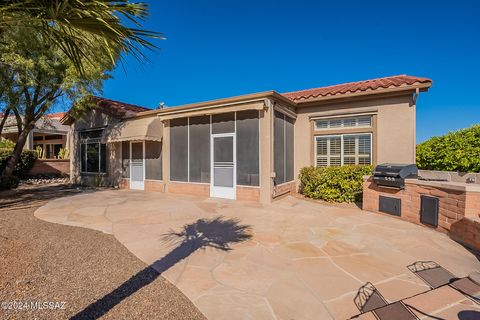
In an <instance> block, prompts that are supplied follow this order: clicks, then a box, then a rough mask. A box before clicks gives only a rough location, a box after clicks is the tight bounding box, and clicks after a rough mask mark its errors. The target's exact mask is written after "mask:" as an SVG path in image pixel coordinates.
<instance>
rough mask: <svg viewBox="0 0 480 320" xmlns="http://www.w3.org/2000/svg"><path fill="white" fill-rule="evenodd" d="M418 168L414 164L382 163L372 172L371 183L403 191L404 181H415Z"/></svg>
mask: <svg viewBox="0 0 480 320" xmlns="http://www.w3.org/2000/svg"><path fill="white" fill-rule="evenodd" d="M417 177H418V168H417V166H416V165H414V164H392V163H384V164H380V165H378V166H376V167H375V169H374V170H373V181H374V182H375V183H376V184H377V185H378V186H380V187H386V188H395V189H403V188H404V187H405V179H416V178H417Z"/></svg>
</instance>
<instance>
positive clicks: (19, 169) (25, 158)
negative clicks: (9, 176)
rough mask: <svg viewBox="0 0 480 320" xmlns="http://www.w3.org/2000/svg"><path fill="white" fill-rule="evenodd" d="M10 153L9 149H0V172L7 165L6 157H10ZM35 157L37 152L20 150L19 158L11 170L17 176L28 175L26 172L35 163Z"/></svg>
mask: <svg viewBox="0 0 480 320" xmlns="http://www.w3.org/2000/svg"><path fill="white" fill-rule="evenodd" d="M11 155H12V150H11V149H0V172H2V171H3V169H4V168H5V166H6V165H7V162H8V159H10V157H11ZM36 159H37V153H36V152H35V151H33V150H24V151H22V155H21V156H20V159H19V160H18V163H17V165H16V166H15V170H14V171H13V175H15V176H17V177H24V176H26V175H28V172H29V171H30V170H31V169H32V168H33V165H34V164H35V160H36Z"/></svg>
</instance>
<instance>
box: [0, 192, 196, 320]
mask: <svg viewBox="0 0 480 320" xmlns="http://www.w3.org/2000/svg"><path fill="white" fill-rule="evenodd" d="M83 192H89V191H88V190H81V189H75V188H70V187H68V186H65V185H41V186H25V187H20V188H19V189H17V190H14V191H9V192H3V193H0V302H1V303H2V305H1V307H0V319H19V318H23V319H25V318H28V319H34V318H35V319H65V318H71V317H73V318H75V319H96V318H98V317H100V316H103V318H104V319H127V318H128V319H205V317H204V316H203V315H202V314H201V313H200V312H199V311H198V309H197V308H196V307H195V306H194V305H193V304H192V303H191V302H190V301H189V300H188V299H187V298H186V297H185V296H184V295H183V294H182V293H181V292H180V291H179V290H178V289H177V288H176V287H175V286H173V285H172V284H170V283H169V282H167V281H166V280H165V279H164V278H163V277H161V276H160V277H158V274H157V273H156V271H155V270H153V269H151V268H148V267H146V264H145V263H144V262H142V261H140V260H139V259H137V258H136V257H135V256H134V255H132V254H131V253H130V252H129V251H128V250H127V249H126V248H125V247H124V246H123V245H121V244H120V243H119V242H118V241H117V240H115V238H114V237H113V236H112V235H107V234H104V233H102V232H98V231H94V230H89V229H84V228H78V227H70V226H64V225H59V224H53V223H48V222H44V221H41V220H39V219H37V218H35V217H34V216H33V212H34V211H35V209H36V208H38V207H39V206H41V205H42V204H44V203H45V202H46V201H48V200H51V199H53V198H57V197H61V196H63V195H71V194H76V193H83ZM125 284H127V285H125ZM130 286H131V287H133V288H129V287H130ZM138 287H141V289H140V290H135V288H138ZM99 302H100V303H99ZM12 309H16V310H12Z"/></svg>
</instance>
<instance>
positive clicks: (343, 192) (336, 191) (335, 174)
mask: <svg viewBox="0 0 480 320" xmlns="http://www.w3.org/2000/svg"><path fill="white" fill-rule="evenodd" d="M372 169H373V168H372V166H343V167H321V168H314V167H306V168H303V169H302V170H301V171H300V175H299V178H300V182H301V186H300V192H301V193H302V194H303V195H305V196H307V197H309V198H313V199H322V200H325V201H329V202H354V201H361V199H362V186H363V176H364V175H369V174H371V173H372Z"/></svg>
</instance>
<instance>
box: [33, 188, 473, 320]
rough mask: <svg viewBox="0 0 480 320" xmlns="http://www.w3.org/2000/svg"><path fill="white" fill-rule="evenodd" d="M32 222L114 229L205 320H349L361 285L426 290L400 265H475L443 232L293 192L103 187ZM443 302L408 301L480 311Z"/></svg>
mask: <svg viewBox="0 0 480 320" xmlns="http://www.w3.org/2000/svg"><path fill="white" fill-rule="evenodd" d="M35 216H36V217H37V218H40V219H42V220H45V221H49V222H54V223H60V224H65V225H73V226H79V227H85V228H91V229H95V230H99V231H102V232H105V233H108V234H113V235H114V236H115V237H116V239H118V240H119V241H120V242H121V243H122V244H123V245H124V246H125V247H127V248H128V249H129V250H130V251H131V252H132V253H133V254H135V255H136V256H137V257H138V258H140V259H141V260H142V261H144V262H145V263H146V264H148V265H149V266H152V267H153V268H154V269H156V270H157V271H158V272H159V273H160V274H161V276H163V277H165V278H166V279H167V280H168V281H170V282H171V283H173V284H175V285H176V286H177V287H178V288H179V289H180V290H181V291H182V292H183V293H184V294H185V295H186V296H187V297H188V298H189V299H190V300H192V301H193V303H194V304H195V305H196V306H197V307H198V308H199V309H200V311H201V312H202V313H203V314H204V315H205V316H206V317H207V318H209V319H224V318H229V319H292V318H295V319H345V318H348V317H351V316H353V315H356V314H358V313H359V311H358V309H357V307H356V306H355V304H354V302H353V299H354V296H355V294H356V292H357V289H358V288H359V287H360V286H362V285H363V284H364V283H365V282H367V281H370V282H372V283H373V284H374V285H375V286H376V288H377V289H378V290H379V291H381V293H382V295H383V296H384V298H385V299H386V300H388V301H389V302H393V301H398V300H401V299H405V298H408V297H412V296H414V295H417V294H420V293H422V292H425V291H428V290H429V287H428V286H427V285H426V284H425V283H424V282H422V281H421V280H420V279H419V278H418V277H416V276H415V275H414V274H412V273H411V272H410V271H409V270H408V269H407V268H406V266H407V265H410V264H412V263H413V262H415V261H419V260H433V261H436V262H437V263H438V264H440V265H442V266H443V267H444V268H446V269H448V270H450V271H451V272H452V273H454V274H455V275H456V276H457V277H465V276H467V275H469V274H470V273H472V272H474V271H479V270H480V263H479V261H478V260H477V259H476V258H475V256H474V255H472V254H471V253H470V252H468V251H467V250H466V249H464V248H463V247H462V246H460V245H459V244H457V243H455V242H454V241H452V240H450V239H449V238H448V236H446V235H444V234H440V233H438V232H435V231H432V230H430V229H428V228H425V227H421V226H417V225H414V224H411V223H408V222H404V221H401V220H397V219H393V218H390V217H386V216H380V215H377V214H372V213H367V212H363V211H361V210H359V209H357V208H341V207H333V206H325V205H321V204H318V203H313V202H310V201H305V200H301V199H297V198H293V197H287V198H284V199H282V200H279V201H277V202H275V203H273V204H272V205H268V206H263V205H260V204H257V203H249V202H240V201H229V200H218V199H209V198H200V197H193V196H180V195H173V194H165V193H149V192H136V191H127V190H116V191H115V190H108V191H99V192H94V193H88V194H81V195H75V196H70V197H64V198H60V199H57V200H53V201H51V202H49V203H48V204H47V205H45V206H43V207H41V208H40V209H38V210H37V211H36V212H35ZM116 267H121V266H112V268H116ZM143 285H148V282H147V283H144V284H143ZM119 289H121V288H119ZM422 296H425V295H422ZM422 296H421V297H422ZM460 298H461V299H460ZM412 299H413V298H412ZM442 299H443V300H442V301H444V303H442V304H441V305H438V306H432V304H431V303H430V302H431V301H430V300H429V299H423V300H422V299H417V300H419V301H416V302H415V301H414V302H413V303H414V304H415V307H416V308H417V309H419V310H421V311H424V312H425V314H428V315H430V316H437V317H440V316H441V315H442V314H445V315H452V314H460V313H461V312H462V311H469V312H479V311H480V308H478V305H475V304H474V303H473V302H471V301H470V300H468V299H466V298H464V297H459V296H457V295H455V294H451V295H449V294H448V293H447V294H446V297H445V295H444V296H442ZM120 301H121V299H120V298H119V301H118V303H119V302H120ZM91 307H92V308H94V307H95V304H93V305H92V306H91ZM113 307H114V305H112V306H111V308H113ZM104 311H105V313H107V312H108V310H104ZM79 315H80V316H81V313H80V314H79Z"/></svg>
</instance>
